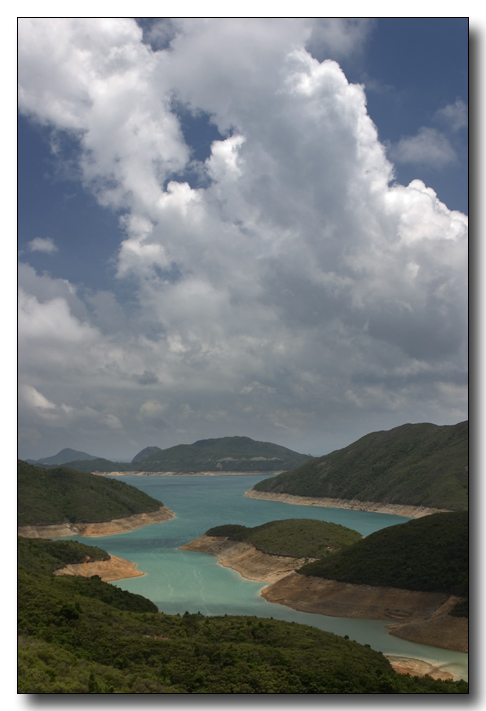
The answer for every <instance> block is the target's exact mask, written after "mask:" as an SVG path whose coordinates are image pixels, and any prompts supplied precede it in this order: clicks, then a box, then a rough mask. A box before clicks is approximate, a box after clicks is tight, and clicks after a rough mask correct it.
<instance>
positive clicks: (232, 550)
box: [180, 536, 312, 583]
mask: <svg viewBox="0 0 486 711" xmlns="http://www.w3.org/2000/svg"><path fill="white" fill-rule="evenodd" d="M180 548H181V550H185V551H195V552H197V553H208V554H209V555H214V556H216V557H217V558H219V563H220V565H222V566H224V567H225V568H231V569H232V570H236V571H237V572H238V573H240V575H242V576H243V577H244V578H246V579H247V580H254V581H256V582H260V583H274V582H276V581H277V580H280V579H281V578H284V577H285V576H287V575H288V574H289V573H291V572H293V571H294V570H296V568H300V567H301V566H302V565H304V563H306V562H308V561H309V560H312V559H311V558H288V557H286V556H280V555H268V554H267V553H262V552H261V551H258V550H257V549H256V548H254V547H253V546H252V545H251V543H244V542H240V541H231V540H229V539H228V538H221V537H219V536H200V537H199V538H196V540H195V541H191V542H190V543H186V544H185V545H183V546H181V547H180Z"/></svg>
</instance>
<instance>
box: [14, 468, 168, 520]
mask: <svg viewBox="0 0 486 711" xmlns="http://www.w3.org/2000/svg"><path fill="white" fill-rule="evenodd" d="M160 506H162V503H161V502H160V501H158V500H157V499H154V498H152V497H151V496H148V495H147V494H144V493H143V492H142V491H140V489H136V488H135V487H134V486H129V485H128V484H125V483H123V482H121V481H116V480H113V479H105V478H104V477H99V476H95V475H94V474H84V473H81V472H76V471H73V470H71V469H67V468H66V467H56V468H54V469H45V468H43V467H37V466H34V465H32V464H27V463H26V462H22V461H19V462H18V525H19V526H26V525H35V524H49V523H68V522H69V523H77V522H83V523H98V522H101V521H111V520H112V519H114V518H122V517H125V516H130V515H132V514H135V513H149V512H151V511H156V510H157V509H158V508H160Z"/></svg>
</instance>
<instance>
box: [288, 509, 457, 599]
mask: <svg viewBox="0 0 486 711" xmlns="http://www.w3.org/2000/svg"><path fill="white" fill-rule="evenodd" d="M468 544H469V538H468V514H467V512H465V511H461V512H454V513H438V514H432V515H431V516H425V517H424V518H419V519H416V520H413V521H407V523H402V524H398V525H397V526H390V527H388V528H383V529H381V530H380V531H376V532H375V533H372V534H371V535H369V536H367V537H366V538H363V539H362V540H360V541H358V542H357V543H355V544H354V545H352V546H351V547H349V548H347V549H346V550H342V551H340V552H339V553H336V554H334V555H332V556H330V557H329V558H326V559H321V560H318V561H315V562H314V563H307V564H306V565H304V566H303V567H302V568H300V570H299V571H298V572H299V573H300V574H303V575H310V576H315V577H321V578H327V579H329V580H340V581H343V582H347V583H355V584H358V585H375V586H384V587H394V588H403V589H405V590H421V591H430V592H446V593H450V594H454V595H459V596H467V593H468V565H469V545H468Z"/></svg>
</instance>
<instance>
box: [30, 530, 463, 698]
mask: <svg viewBox="0 0 486 711" xmlns="http://www.w3.org/2000/svg"><path fill="white" fill-rule="evenodd" d="M37 543H41V545H43V544H44V543H45V542H39V541H36V542H35V543H34V546H35V545H36V544H37ZM53 545H54V546H56V545H57V542H56V544H53ZM50 554H51V555H53V556H54V557H55V558H59V557H61V558H63V557H64V559H65V560H66V558H69V554H68V553H66V551H64V552H63V553H62V554H61V553H55V552H53V549H50ZM23 556H24V557H23V560H24V563H26V562H29V561H28V559H29V553H28V552H27V553H25V552H24V554H23ZM30 556H31V559H30V563H31V564H32V565H34V566H35V563H34V562H33V549H32V550H30ZM66 562H67V561H66ZM143 601H144V599H143V598H140V596H137V595H133V594H132V593H128V592H125V591H121V590H119V589H118V588H116V587H115V586H113V585H108V584H106V583H103V582H101V581H100V580H99V578H94V579H87V580H86V579H79V578H72V577H67V576H66V577H56V578H53V577H52V576H51V575H49V574H47V573H45V572H42V571H39V570H36V572H33V571H30V570H29V569H28V568H26V567H25V566H24V565H23V564H22V565H20V569H19V633H20V637H19V647H18V649H19V667H18V668H19V681H18V691H19V693H52V694H55V693H59V694H65V693H72V694H75V693H125V694H128V693H167V694H168V693H180V694H183V693H191V694H206V693H219V694H223V693H236V694H255V693H264V694H270V693H283V694H291V693H296V694H309V693H310V694H333V693H335V694H359V693H365V694H366V693H369V694H390V693H391V694H401V693H415V694H418V693H430V694H442V693H460V694H465V693H468V685H467V684H466V682H463V681H460V682H443V681H434V680H432V679H431V678H430V677H425V678H423V679H419V678H412V677H409V676H404V675H398V674H396V673H395V672H394V671H393V669H392V668H391V666H390V664H389V662H388V661H387V660H386V658H385V657H384V656H383V655H382V654H381V653H380V652H375V651H373V650H372V649H370V648H369V647H367V646H366V645H365V646H362V645H360V644H357V643H356V642H352V641H349V640H345V639H343V638H340V637H338V636H336V635H333V634H330V633H327V632H322V631H320V630H318V629H315V628H312V627H307V626H304V625H299V624H294V623H287V622H279V621H277V620H271V619H270V620H268V619H258V618H255V617H226V616H225V617H212V618H208V617H203V616H202V615H200V614H199V613H198V614H189V613H185V614H184V615H183V616H179V615H175V616H168V615H165V614H161V613H155V612H154V611H152V610H153V608H154V606H153V604H152V603H150V602H149V601H144V602H143ZM144 605H145V607H144ZM148 608H149V609H148ZM134 610H135V611H134Z"/></svg>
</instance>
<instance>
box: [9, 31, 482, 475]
mask: <svg viewBox="0 0 486 711" xmlns="http://www.w3.org/2000/svg"><path fill="white" fill-rule="evenodd" d="M18 51H19V58H18V79H19V93H18V109H19V119H18V208H19V209H18V256H19V265H18V284H19V317H18V334H19V341H18V349H19V350H18V353H19V362H18V381H19V395H18V421H19V435H18V446H19V456H20V457H21V458H23V459H26V458H31V459H37V458H40V457H45V456H50V455H53V454H55V453H56V452H58V451H59V450H60V449H62V448H64V447H71V448H74V449H79V450H82V451H85V452H88V453H90V454H93V455H97V456H103V457H107V458H109V459H114V460H119V461H123V460H131V459H132V458H133V456H134V455H135V454H136V453H137V452H138V451H140V450H141V449H143V448H144V447H146V446H151V445H156V446H159V447H161V448H166V447H170V446H173V445H176V444H180V443H192V442H194V441H196V440H198V439H203V438H209V437H223V436H231V435H244V436H248V437H252V438H253V439H257V440H262V441H270V442H275V443H277V444H282V445H284V446H287V447H289V448H291V449H294V450H296V451H299V452H303V453H309V454H312V455H314V456H319V455H322V454H326V453H327V452H330V451H333V450H335V449H339V448H341V447H345V446H347V445H348V444H350V443H351V442H353V441H355V440H356V439H358V438H359V437H362V436H363V435H365V434H367V433H369V432H373V431H376V430H383V429H390V428H392V427H396V426H399V425H401V424H404V423H406V422H433V423H435V424H438V425H444V424H455V423H457V422H460V421H462V420H465V419H467V417H468V409H467V407H468V406H467V344H468V334H467V313H468V311H467V297H468V291H467V289H468V287H467V277H468V270H467V255H468V251H467V250H468V248H467V213H468V164H467V157H468V153H467V148H468V134H467V124H468V94H467V91H468V22H467V19H461V18H386V19H380V18H378V19H351V18H343V19H339V18H332V19H329V18H317V19H309V18H283V19H279V18H253V19H251V18H250V19H248V18H243V19H242V18H239V19H233V18H227V19H187V18H181V19H159V18H156V19H155V20H154V19H152V18H147V19H143V18H133V19H130V18H122V19H117V18H105V19H99V18H91V19H88V18H61V19H59V18H33V19H29V18H21V19H20V20H19V36H18Z"/></svg>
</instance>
